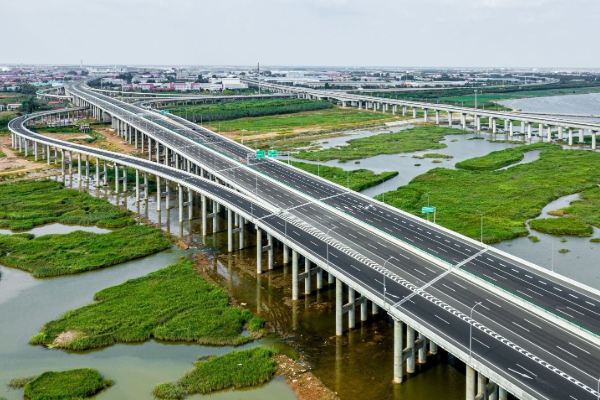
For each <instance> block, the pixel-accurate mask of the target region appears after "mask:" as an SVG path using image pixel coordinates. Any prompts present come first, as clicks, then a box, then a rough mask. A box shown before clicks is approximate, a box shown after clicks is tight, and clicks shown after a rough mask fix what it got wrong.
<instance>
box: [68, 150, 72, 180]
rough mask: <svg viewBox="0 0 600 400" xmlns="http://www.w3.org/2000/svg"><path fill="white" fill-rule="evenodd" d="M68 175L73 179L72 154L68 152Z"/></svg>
mask: <svg viewBox="0 0 600 400" xmlns="http://www.w3.org/2000/svg"><path fill="white" fill-rule="evenodd" d="M69 175H71V177H73V152H72V151H71V150H69Z"/></svg>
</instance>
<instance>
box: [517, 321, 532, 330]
mask: <svg viewBox="0 0 600 400" xmlns="http://www.w3.org/2000/svg"><path fill="white" fill-rule="evenodd" d="M513 325H516V326H518V327H519V328H521V329H523V330H525V331H527V332H531V331H530V330H529V329H527V328H525V327H523V326H521V325H519V324H517V323H516V322H514V321H513Z"/></svg>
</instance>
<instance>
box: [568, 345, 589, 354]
mask: <svg viewBox="0 0 600 400" xmlns="http://www.w3.org/2000/svg"><path fill="white" fill-rule="evenodd" d="M569 344H570V345H571V346H573V347H575V348H577V349H579V350H581V351H583V352H584V353H588V354H590V352H589V351H587V350H584V349H582V348H581V347H579V346H577V345H576V344H573V343H571V342H569Z"/></svg>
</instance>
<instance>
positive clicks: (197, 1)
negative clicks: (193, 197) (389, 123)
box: [0, 0, 600, 68]
mask: <svg viewBox="0 0 600 400" xmlns="http://www.w3.org/2000/svg"><path fill="white" fill-rule="evenodd" d="M0 15H2V19H1V20H0V32H1V33H2V45H1V47H0V49H1V50H0V63H36V64H41V63H55V64H56V63H69V64H79V60H81V59H82V60H83V63H84V65H85V64H125V65H133V64H144V65H148V64H160V65H173V66H176V65H250V64H256V63H257V62H260V63H261V64H262V65H306V66H310V65H319V66H325V65H330V66H456V67H461V66H463V67H467V66H495V67H509V66H515V67H521V66H523V67H525V66H530V67H588V68H595V67H600V51H598V48H599V45H600V18H599V17H600V0H410V1H409V0H385V1H384V0H254V1H251V0H83V1H82V0H0Z"/></svg>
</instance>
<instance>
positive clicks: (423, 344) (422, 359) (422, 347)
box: [419, 332, 427, 364]
mask: <svg viewBox="0 0 600 400" xmlns="http://www.w3.org/2000/svg"><path fill="white" fill-rule="evenodd" d="M419 342H420V343H419V364H425V363H426V362H427V338H426V337H425V335H423V334H422V333H421V332H419Z"/></svg>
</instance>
